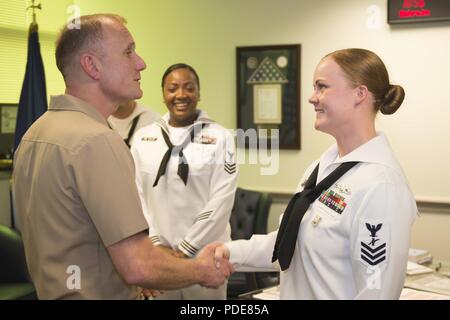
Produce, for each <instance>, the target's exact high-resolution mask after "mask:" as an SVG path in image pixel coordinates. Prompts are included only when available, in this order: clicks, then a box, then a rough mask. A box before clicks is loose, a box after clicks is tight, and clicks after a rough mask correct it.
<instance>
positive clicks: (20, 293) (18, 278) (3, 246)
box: [0, 225, 37, 300]
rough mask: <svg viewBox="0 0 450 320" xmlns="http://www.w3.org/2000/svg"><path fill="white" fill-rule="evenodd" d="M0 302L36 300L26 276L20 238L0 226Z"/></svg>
mask: <svg viewBox="0 0 450 320" xmlns="http://www.w3.org/2000/svg"><path fill="white" fill-rule="evenodd" d="M0 261H1V262H0V300H13V299H18V300H33V299H37V296H36V292H35V289H34V286H33V283H32V282H31V280H30V277H29V274H28V268H27V264H26V261H25V252H24V248H23V243H22V238H21V237H20V235H19V233H18V232H17V231H15V230H13V229H11V228H9V227H7V226H4V225H0Z"/></svg>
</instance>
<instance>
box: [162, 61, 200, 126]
mask: <svg viewBox="0 0 450 320" xmlns="http://www.w3.org/2000/svg"><path fill="white" fill-rule="evenodd" d="M162 87H163V96H164V102H165V104H166V106H167V108H168V109H169V112H170V120H169V124H170V125H171V126H173V127H185V126H187V125H190V124H192V123H193V122H194V120H195V118H196V117H197V114H196V108H197V103H198V101H199V100H200V81H199V78H198V75H197V73H196V72H195V70H194V69H193V68H192V67H190V66H188V65H186V64H183V63H179V64H175V65H172V66H171V67H170V68H169V69H167V71H166V72H165V74H164V76H163V80H162Z"/></svg>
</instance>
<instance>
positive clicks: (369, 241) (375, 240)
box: [361, 222, 386, 266]
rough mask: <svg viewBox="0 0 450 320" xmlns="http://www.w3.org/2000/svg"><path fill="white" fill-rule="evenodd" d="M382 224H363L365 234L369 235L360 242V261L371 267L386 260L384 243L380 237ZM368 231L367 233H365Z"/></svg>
mask: <svg viewBox="0 0 450 320" xmlns="http://www.w3.org/2000/svg"><path fill="white" fill-rule="evenodd" d="M382 227H383V224H382V223H375V224H372V223H367V222H366V223H365V229H366V230H365V234H370V236H369V237H365V239H362V241H361V259H362V260H363V261H364V262H366V263H367V264H369V265H371V266H376V265H378V264H380V263H381V262H383V261H384V260H386V242H383V238H384V237H383V236H381V234H382V231H385V230H381V229H382ZM367 231H369V233H367ZM378 233H380V234H378Z"/></svg>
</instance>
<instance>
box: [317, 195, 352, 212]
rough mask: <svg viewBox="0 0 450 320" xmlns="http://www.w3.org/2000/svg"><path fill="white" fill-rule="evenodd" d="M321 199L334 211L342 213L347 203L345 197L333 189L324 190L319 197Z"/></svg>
mask: <svg viewBox="0 0 450 320" xmlns="http://www.w3.org/2000/svg"><path fill="white" fill-rule="evenodd" d="M319 201H320V202H321V203H323V204H324V205H326V206H327V207H328V208H330V209H331V210H333V211H336V212H337V213H339V214H342V212H343V211H344V209H345V207H346V206H347V203H346V202H345V197H344V196H342V195H340V194H339V193H337V192H336V191H333V190H324V191H322V194H321V195H320V197H319Z"/></svg>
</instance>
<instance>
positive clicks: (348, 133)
mask: <svg viewBox="0 0 450 320" xmlns="http://www.w3.org/2000/svg"><path fill="white" fill-rule="evenodd" d="M313 84H314V91H313V93H312V95H311V97H310V99H309V102H310V103H311V104H313V105H314V110H315V111H316V120H315V127H316V129H317V130H320V131H323V132H325V133H328V134H330V135H331V136H333V137H334V138H335V140H336V144H335V145H333V146H331V147H330V148H329V149H328V150H326V151H325V152H324V153H323V154H322V156H321V157H320V158H319V159H318V160H316V161H314V162H313V163H312V164H311V165H310V166H309V168H308V169H307V170H306V172H305V174H304V176H303V178H302V179H301V181H300V183H299V186H298V189H297V193H296V194H295V195H294V196H293V197H292V199H291V200H290V202H289V204H288V206H287V209H286V211H285V212H284V214H283V218H282V221H281V224H280V227H279V229H278V230H277V231H274V232H272V233H270V234H268V235H254V236H253V237H252V238H251V239H250V240H239V241H234V242H231V243H227V244H226V245H224V246H222V247H219V248H218V249H217V251H216V258H217V259H219V260H220V259H222V258H223V257H225V258H226V257H229V258H230V261H231V262H232V263H233V264H235V267H236V268H238V267H240V266H244V267H253V268H270V267H272V268H274V267H277V266H278V265H277V264H275V262H276V261H278V262H279V267H281V270H283V271H284V272H282V273H281V281H280V297H281V299H398V298H399V296H400V292H401V289H402V287H403V282H404V279H405V272H406V262H407V259H408V249H409V242H410V233H411V227H412V224H413V222H414V220H415V218H416V215H417V207H416V203H415V200H414V196H413V194H412V193H411V190H410V189H409V186H408V181H407V180H406V177H405V176H404V174H403V170H402V168H401V166H400V164H399V163H398V161H397V160H396V158H395V155H394V153H393V151H392V150H391V148H390V146H389V143H388V141H387V138H386V136H385V135H384V134H383V133H381V132H377V131H376V130H375V123H374V121H375V114H376V113H377V112H378V110H381V112H382V113H383V114H391V113H393V112H395V110H397V109H398V107H399V106H400V105H401V103H402V101H403V97H404V93H403V89H402V88H401V87H400V86H395V85H391V84H390V82H389V77H388V73H387V70H386V67H385V65H384V63H383V62H382V61H381V59H380V58H379V57H378V56H377V55H376V54H375V53H373V52H371V51H368V50H364V49H344V50H339V51H335V52H332V53H330V54H328V55H327V56H325V57H324V58H323V59H322V60H321V61H320V62H319V64H318V66H317V67H316V70H315V72H314V79H313ZM271 252H273V255H271Z"/></svg>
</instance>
